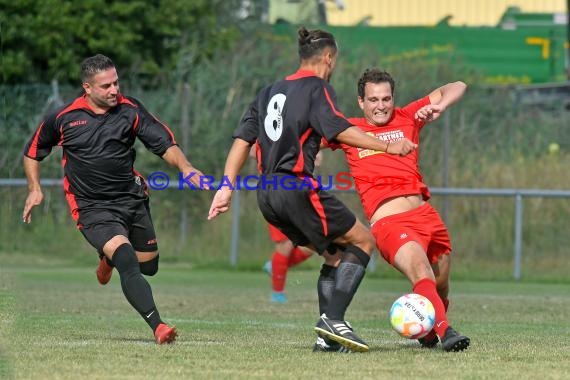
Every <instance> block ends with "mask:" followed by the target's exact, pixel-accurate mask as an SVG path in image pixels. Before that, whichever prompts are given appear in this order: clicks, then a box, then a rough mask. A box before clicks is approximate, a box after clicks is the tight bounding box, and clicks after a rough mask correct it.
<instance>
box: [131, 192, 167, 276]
mask: <svg viewBox="0 0 570 380" xmlns="http://www.w3.org/2000/svg"><path fill="white" fill-rule="evenodd" d="M128 237H129V241H130V242H131V244H132V246H133V248H134V249H135V252H136V254H137V261H138V262H139V268H140V271H141V273H142V274H144V275H145V276H154V275H155V274H156V273H157V272H158V262H159V259H160V255H159V252H158V241H157V238H156V232H155V230H154V224H153V222H152V216H151V214H150V208H149V205H148V202H145V203H144V204H143V205H139V206H138V207H137V208H136V209H135V210H134V214H133V216H132V223H131V224H130V228H129V236H128Z"/></svg>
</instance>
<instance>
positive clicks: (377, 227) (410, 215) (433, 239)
mask: <svg viewBox="0 0 570 380" xmlns="http://www.w3.org/2000/svg"><path fill="white" fill-rule="evenodd" d="M371 232H372V235H374V238H375V239H376V247H378V250H379V251H380V254H381V255H382V257H383V258H384V260H386V261H387V262H389V263H390V264H394V257H395V256H396V253H397V252H398V250H399V249H400V247H402V246H403V245H404V244H406V243H407V242H409V241H415V242H417V243H418V244H420V245H421V246H422V248H423V250H424V252H426V255H427V257H428V260H429V262H430V263H432V264H434V263H436V262H437V259H438V257H439V256H441V255H446V254H449V253H451V241H450V240H449V233H448V232H447V227H446V226H445V224H444V223H443V220H441V217H440V216H439V213H438V212H437V211H436V209H434V208H433V207H432V206H431V205H430V204H429V203H427V202H426V203H424V204H423V205H421V206H420V207H418V208H415V209H413V210H409V211H406V212H402V213H400V214H394V215H390V216H387V217H385V218H382V219H379V220H378V221H376V223H374V225H373V226H372V230H371Z"/></svg>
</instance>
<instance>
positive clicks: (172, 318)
mask: <svg viewBox="0 0 570 380" xmlns="http://www.w3.org/2000/svg"><path fill="white" fill-rule="evenodd" d="M0 258H6V260H5V261H3V262H4V263H8V265H3V267H2V268H0V378H14V379H310V378H318V379H329V378H330V379H359V380H360V379H396V378H402V379H416V378H418V379H419V378H426V379H435V378H442V379H520V378H540V379H565V378H568V373H570V360H568V357H569V356H568V355H569V354H568V352H570V339H568V337H569V335H570V322H569V318H568V316H569V315H570V292H569V291H568V290H569V287H568V285H567V284H532V283H514V282H506V283H499V282H496V283H491V282H465V281H464V282H454V283H452V295H453V296H452V304H451V309H450V312H449V318H450V320H451V323H452V325H453V326H455V327H456V328H457V329H458V330H459V331H461V332H463V333H465V334H466V335H469V336H470V337H471V342H472V346H471V347H470V348H469V349H468V350H467V351H465V352H460V353H446V352H443V351H442V350H441V348H438V349H434V350H428V349H422V348H420V347H419V345H418V344H417V343H416V342H414V341H409V340H406V339H402V338H400V337H398V336H397V335H396V333H394V332H393V331H392V330H391V329H390V326H389V324H388V321H387V312H388V310H389V307H390V305H391V303H392V301H393V300H394V299H396V298H397V297H398V296H399V295H401V294H402V293H404V292H408V291H409V286H408V284H407V283H406V282H405V281H404V280H385V279H378V278H374V277H373V276H369V277H367V278H365V279H364V281H363V283H362V286H361V288H360V290H359V292H358V294H357V295H356V297H355V299H354V301H353V303H352V305H351V307H350V310H349V313H348V314H347V319H349V320H350V321H351V322H352V324H353V325H354V326H355V328H356V331H357V332H359V333H360V335H361V336H362V337H363V338H364V339H366V340H367V341H368V343H369V344H370V347H371V351H370V352H369V353H366V354H356V353H353V354H348V355H343V354H336V353H313V352H311V348H312V344H313V343H314V341H315V334H314V332H313V326H314V324H315V322H316V320H317V318H318V311H317V297H316V291H315V284H316V279H317V275H318V273H317V271H314V270H293V271H291V272H290V274H289V278H288V284H287V290H288V294H289V303H288V304H287V305H274V304H271V303H270V302H269V279H268V277H267V275H266V274H265V273H263V272H261V271H259V272H243V271H242V272H238V271H221V270H220V271H213V270H208V271H202V270H201V271H198V270H195V269H192V268H191V267H181V266H178V265H177V266H175V265H173V264H165V265H162V266H161V269H160V271H159V273H158V275H157V276H156V277H153V278H150V279H149V281H150V283H151V285H152V287H153V291H154V294H155V299H156V302H157V304H158V306H159V309H160V312H161V314H162V316H163V318H164V319H165V320H166V321H167V322H170V323H173V324H176V326H177V327H178V329H179V332H180V337H179V339H178V340H177V341H176V343H175V344H173V345H167V346H158V345H156V344H155V343H154V341H153V339H152V334H151V332H150V329H149V328H148V327H147V326H146V324H145V323H144V322H143V320H142V319H141V318H140V317H139V316H138V315H137V314H136V313H135V312H134V311H133V310H132V309H131V307H130V306H129V305H128V304H127V302H126V300H125V299H124V298H123V294H122V292H121V289H120V283H119V281H118V280H119V279H118V276H117V274H116V273H115V274H114V276H113V279H112V280H111V282H110V284H108V285H107V286H100V285H99V284H98V283H97V281H96V279H95V276H94V273H93V270H94V267H70V266H68V265H66V263H65V262H64V261H61V262H59V263H58V265H54V264H53V263H47V264H45V265H26V266H24V265H23V264H22V262H23V260H22V262H20V260H15V259H14V258H13V257H12V258H8V257H7V256H1V257H0ZM382 265H384V264H382Z"/></svg>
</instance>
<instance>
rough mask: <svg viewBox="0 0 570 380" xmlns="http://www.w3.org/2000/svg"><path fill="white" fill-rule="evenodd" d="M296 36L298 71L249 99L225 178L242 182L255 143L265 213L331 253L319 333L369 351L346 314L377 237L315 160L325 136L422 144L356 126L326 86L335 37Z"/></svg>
mask: <svg viewBox="0 0 570 380" xmlns="http://www.w3.org/2000/svg"><path fill="white" fill-rule="evenodd" d="M298 34H299V38H298V52H299V57H300V60H301V63H300V67H299V69H298V70H297V72H296V73H294V74H292V75H289V76H287V77H286V78H285V79H283V80H278V81H276V82H274V83H272V84H270V85H268V86H266V87H265V88H263V89H262V90H261V91H260V92H259V93H258V95H257V97H256V99H255V100H254V101H253V102H252V103H251V104H250V106H249V107H248V109H247V110H246V112H245V113H244V116H243V117H242V120H241V123H240V125H239V126H238V128H237V129H236V130H235V131H234V134H233V137H234V142H233V145H232V147H231V149H230V152H229V153H228V156H227V159H226V164H225V169H224V178H225V179H226V180H227V181H229V182H230V183H231V184H235V183H236V180H237V175H238V173H239V171H240V170H241V168H242V166H243V165H244V163H245V161H246V160H247V157H248V154H249V151H250V148H251V146H252V145H253V144H256V157H257V162H258V166H259V168H260V172H261V174H262V175H261V178H260V184H259V186H258V188H257V200H258V205H259V208H260V210H261V212H262V213H263V216H264V217H265V219H266V220H267V221H268V222H269V223H271V224H273V225H274V226H276V227H277V228H279V230H281V231H282V232H283V233H284V234H285V235H286V236H287V237H288V238H289V239H290V240H291V241H292V242H293V243H294V244H295V245H298V246H308V247H309V248H311V249H313V250H314V251H316V252H317V253H319V254H322V255H323V257H324V258H325V265H323V268H322V269H321V277H319V282H318V286H317V289H318V295H319V307H320V309H321V311H322V312H323V314H321V317H320V318H319V320H318V322H317V325H316V326H315V331H316V332H317V334H318V335H319V338H320V339H322V340H324V339H325V338H328V339H331V340H333V341H335V342H337V343H338V344H340V345H342V346H343V347H345V348H348V349H351V350H354V351H360V352H366V351H368V350H369V347H368V345H367V344H366V342H364V341H363V340H362V339H361V338H360V337H359V336H358V335H356V333H354V331H353V329H352V327H351V326H350V325H348V324H347V323H346V321H345V320H344V315H345V312H346V310H347V308H348V305H349V304H350V302H351V300H352V298H353V296H354V294H355V293H356V290H357V289H358V286H359V285H360V282H361V280H362V278H363V277H364V273H365V268H366V266H367V265H368V262H369V260H370V255H371V254H372V252H373V249H374V239H373V237H372V235H371V234H370V232H369V231H368V229H367V228H366V227H365V226H364V225H363V224H362V223H361V222H359V221H358V220H357V219H356V217H355V216H354V214H353V213H352V212H351V211H350V210H348V208H347V207H346V206H345V205H344V204H343V203H342V202H340V201H339V200H338V199H337V198H335V197H334V196H333V195H331V194H330V193H327V192H326V191H325V190H324V189H322V188H321V187H320V186H319V184H318V182H317V181H316V179H315V178H314V177H313V171H314V162H315V157H316V155H317V153H318V151H319V147H320V142H321V139H322V138H323V137H324V138H325V139H326V140H327V141H333V140H334V141H339V142H341V143H345V144H349V145H355V146H360V147H363V148H366V149H375V150H381V151H387V152H389V153H391V154H397V155H399V154H403V155H405V154H408V153H410V152H411V151H413V150H414V149H415V147H416V145H415V144H413V143H412V142H411V141H410V140H408V139H400V140H399V141H397V142H394V143H393V144H388V143H386V142H383V141H379V140H377V139H374V138H372V137H370V136H366V135H365V134H364V133H362V132H361V131H360V130H358V128H356V127H354V126H352V125H351V124H350V123H349V122H348V121H347V120H346V118H345V117H344V115H343V114H342V113H341V112H340V111H338V107H337V105H336V96H335V92H334V89H333V88H332V86H331V85H330V84H329V83H328V82H329V80H330V77H331V75H332V73H333V71H334V69H335V66H336V59H337V53H338V46H337V44H336V40H335V39H334V36H333V35H332V34H331V33H328V32H325V31H322V30H310V31H309V30H307V29H305V28H303V27H301V28H300V29H299V32H298ZM233 190H234V189H233V188H232V187H230V186H225V187H223V188H221V189H220V190H218V191H217V192H216V195H215V196H214V199H213V200H212V205H211V207H210V212H209V215H208V218H209V219H212V218H214V217H216V216H217V215H218V214H220V213H223V212H226V211H228V210H229V208H230V205H231V197H232V191H233ZM325 251H327V252H330V253H331V254H332V255H331V254H327V253H326V252H325ZM338 261H340V263H338ZM323 310H324V311H323ZM318 343H319V342H317V344H318ZM329 346H330V345H329ZM323 347H325V348H326V347H327V346H323Z"/></svg>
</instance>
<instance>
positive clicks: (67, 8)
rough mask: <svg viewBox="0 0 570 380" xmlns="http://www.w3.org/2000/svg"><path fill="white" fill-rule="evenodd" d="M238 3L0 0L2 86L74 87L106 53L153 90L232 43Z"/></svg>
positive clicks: (208, 0)
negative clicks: (83, 70)
mask: <svg viewBox="0 0 570 380" xmlns="http://www.w3.org/2000/svg"><path fill="white" fill-rule="evenodd" d="M235 3H236V1H234V0H230V1H223V0H213V1H212V0H192V1H180V0H150V1H149V0H82V1H72V0H16V1H14V0H0V49H1V50H0V62H1V67H2V69H1V76H2V82H3V83H33V82H43V83H48V82H49V81H50V80H52V79H57V80H58V81H59V82H61V83H65V82H69V83H71V82H76V81H77V78H78V71H79V70H78V66H79V62H81V61H82V60H83V59H84V58H85V57H88V56H91V55H94V54H97V53H102V54H106V55H108V56H110V57H111V58H112V59H113V60H114V61H115V63H116V64H117V66H118V67H119V68H121V73H122V76H123V77H125V76H127V77H131V78H133V77H136V78H138V79H140V78H142V79H146V81H144V82H143V83H144V84H145V85H153V84H154V85H156V84H157V83H159V82H160V81H161V80H164V79H165V77H167V76H168V74H169V73H170V72H173V71H174V70H176V71H178V72H180V70H181V69H182V72H183V73H184V72H189V69H188V67H190V66H191V65H192V64H194V63H196V62H199V61H201V60H203V59H204V58H208V57H211V56H212V54H213V52H215V51H216V50H218V49H220V48H226V47H228V46H229V45H230V44H231V42H232V41H233V40H234V39H235V38H236V36H237V35H238V34H239V32H238V30H237V28H236V27H235V22H234V23H232V22H229V19H231V15H232V9H235ZM189 53H191V54H189ZM182 56H184V57H186V58H187V59H186V60H184V61H182V60H181V59H180V58H181V57H182ZM180 62H185V64H186V67H180V66H179V63H180Z"/></svg>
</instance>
